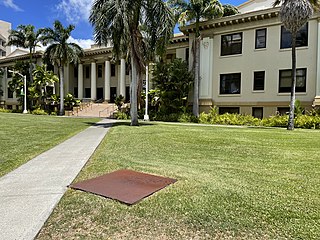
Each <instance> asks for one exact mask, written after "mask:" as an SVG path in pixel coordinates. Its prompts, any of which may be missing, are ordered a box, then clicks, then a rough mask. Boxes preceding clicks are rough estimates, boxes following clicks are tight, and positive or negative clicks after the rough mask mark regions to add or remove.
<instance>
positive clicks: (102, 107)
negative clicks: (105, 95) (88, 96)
mask: <svg viewBox="0 0 320 240" xmlns="http://www.w3.org/2000/svg"><path fill="white" fill-rule="evenodd" d="M116 109H117V107H116V105H115V104H113V103H84V104H81V106H80V107H75V108H73V110H72V111H66V116H73V117H101V118H112V117H113V114H114V112H115V110H116Z"/></svg>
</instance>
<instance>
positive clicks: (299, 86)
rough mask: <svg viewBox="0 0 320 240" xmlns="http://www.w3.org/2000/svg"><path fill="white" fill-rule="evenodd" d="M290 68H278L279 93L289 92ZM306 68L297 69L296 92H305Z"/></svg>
mask: <svg viewBox="0 0 320 240" xmlns="http://www.w3.org/2000/svg"><path fill="white" fill-rule="evenodd" d="M291 73H292V71H291V69H290V70H280V73H279V93H289V92H291V81H292V80H291ZM306 76H307V69H306V68H299V69H297V83H296V92H306V79H307V77H306Z"/></svg>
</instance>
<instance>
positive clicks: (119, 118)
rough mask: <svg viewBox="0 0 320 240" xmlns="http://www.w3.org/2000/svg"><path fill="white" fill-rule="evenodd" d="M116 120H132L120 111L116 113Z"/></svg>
mask: <svg viewBox="0 0 320 240" xmlns="http://www.w3.org/2000/svg"><path fill="white" fill-rule="evenodd" d="M115 118H116V119H118V120H127V119H130V116H129V115H128V114H127V113H125V112H121V111H118V112H115Z"/></svg>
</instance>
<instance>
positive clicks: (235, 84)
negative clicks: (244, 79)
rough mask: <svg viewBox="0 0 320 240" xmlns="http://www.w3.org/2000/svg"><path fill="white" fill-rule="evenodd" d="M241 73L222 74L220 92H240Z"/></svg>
mask: <svg viewBox="0 0 320 240" xmlns="http://www.w3.org/2000/svg"><path fill="white" fill-rule="evenodd" d="M240 86H241V73H231V74H220V94H240Z"/></svg>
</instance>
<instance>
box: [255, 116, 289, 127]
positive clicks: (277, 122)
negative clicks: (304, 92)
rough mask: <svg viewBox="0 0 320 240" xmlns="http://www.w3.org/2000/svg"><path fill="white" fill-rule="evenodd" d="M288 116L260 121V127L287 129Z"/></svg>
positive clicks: (272, 117)
mask: <svg viewBox="0 0 320 240" xmlns="http://www.w3.org/2000/svg"><path fill="white" fill-rule="evenodd" d="M288 119H289V116H288V115H283V116H279V115H276V116H271V117H269V118H264V119H262V121H261V125H262V126H266V127H287V126H288Z"/></svg>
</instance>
